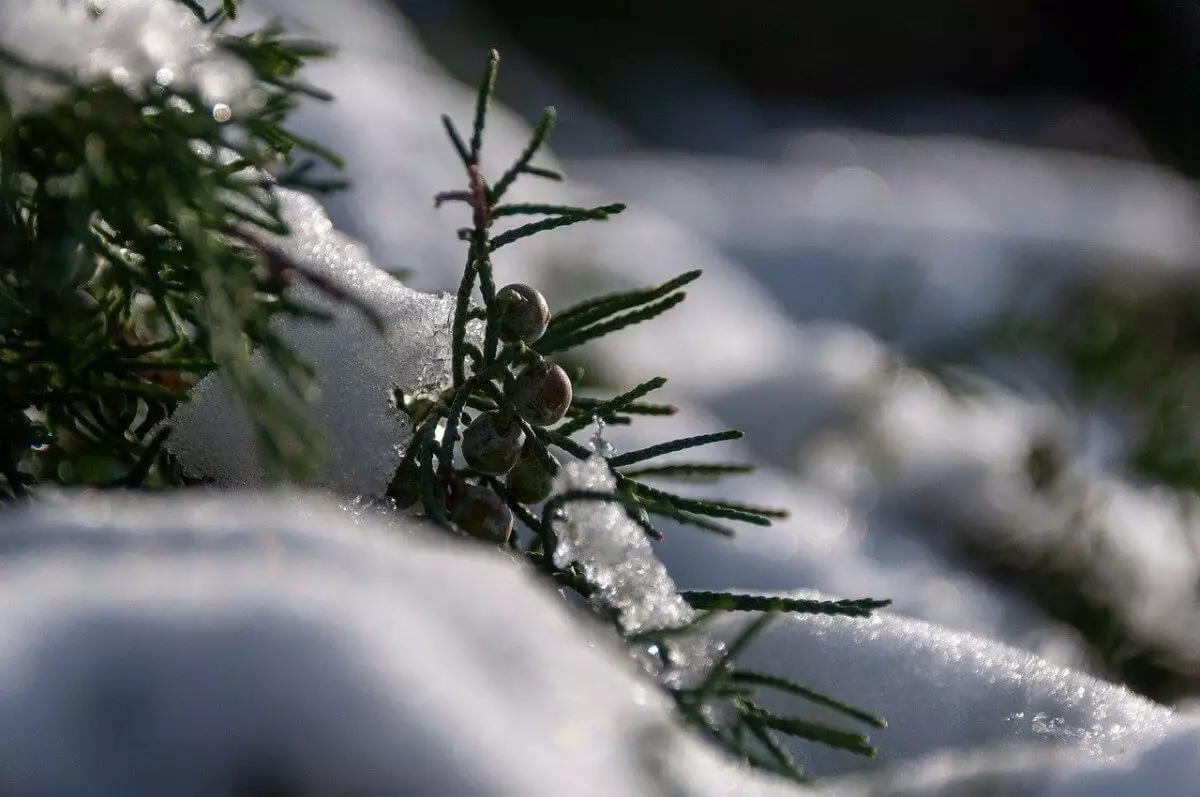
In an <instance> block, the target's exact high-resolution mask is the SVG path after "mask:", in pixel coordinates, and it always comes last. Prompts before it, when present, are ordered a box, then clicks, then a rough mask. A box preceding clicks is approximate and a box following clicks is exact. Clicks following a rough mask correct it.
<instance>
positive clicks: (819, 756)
mask: <svg viewBox="0 0 1200 797" xmlns="http://www.w3.org/2000/svg"><path fill="white" fill-rule="evenodd" d="M795 594H796V595H798V596H802V597H814V596H813V595H812V594H810V593H806V592H804V593H795ZM815 597H821V596H819V595H818V596H815ZM745 622H746V620H744V619H740V618H739V619H735V620H730V621H725V625H727V626H732V627H734V628H738V627H740V625H741V624H743V623H745ZM740 666H741V667H742V668H745V669H749V670H752V671H756V672H766V673H789V674H792V676H793V677H796V678H801V679H802V682H803V683H804V685H805V686H808V687H810V688H812V689H815V690H817V691H818V692H822V693H825V694H828V695H831V696H833V697H837V698H839V699H841V700H843V701H848V702H850V703H852V704H853V705H855V706H857V707H859V708H862V709H864V710H866V711H870V712H871V713H873V714H877V715H880V716H883V717H885V718H886V719H887V721H888V726H889V727H888V728H887V729H885V730H878V731H872V733H871V735H870V736H871V741H872V743H873V744H874V745H875V746H876V747H877V749H878V751H879V754H878V757H877V758H876V759H874V760H873V761H872V762H871V765H872V766H882V765H888V764H894V763H896V762H898V761H903V760H906V759H912V758H916V757H918V756H921V755H924V754H928V753H929V752H930V751H935V750H947V749H952V750H956V751H962V752H966V751H970V750H972V749H978V748H982V747H985V746H993V747H997V746H1003V745H1007V744H1014V743H1019V742H1036V743H1038V744H1039V745H1042V746H1046V745H1057V746H1063V747H1070V748H1072V749H1073V750H1075V751H1077V752H1079V753H1080V754H1083V755H1086V756H1090V757H1095V758H1103V759H1107V758H1111V757H1115V756H1118V755H1121V754H1123V753H1126V752H1128V751H1129V750H1130V749H1132V748H1135V747H1137V746H1139V745H1142V744H1144V743H1147V742H1153V741H1155V740H1157V739H1158V738H1160V737H1161V736H1162V735H1163V733H1164V732H1165V731H1166V729H1167V728H1168V727H1169V726H1170V725H1171V724H1172V722H1173V718H1174V715H1173V713H1172V712H1171V711H1169V710H1167V709H1165V708H1163V707H1162V706H1159V705H1157V704H1155V703H1152V702H1151V701H1149V700H1146V699H1144V698H1141V697H1138V696H1136V695H1134V694H1133V693H1132V692H1130V691H1129V690H1128V689H1126V688H1124V687H1121V686H1115V685H1111V684H1107V683H1104V682H1102V681H1099V680H1097V679H1095V678H1092V677H1090V676H1087V675H1083V674H1081V673H1078V672H1075V671H1073V670H1070V669H1067V668H1063V667H1058V666H1055V665H1053V664H1051V663H1049V662H1047V661H1045V660H1044V659H1041V658H1039V657H1038V656H1035V655H1033V654H1031V653H1028V652H1026V651H1021V650H1017V649H1015V648H1012V647H1009V646H1007V645H1002V644H1000V643H997V642H994V641H992V640H988V639H983V638H980V637H978V636H976V635H973V634H969V633H965V632H960V631H952V630H949V629H945V628H941V627H938V626H934V625H931V624H929V623H926V622H923V621H919V620H913V619H911V618H907V617H903V616H899V615H895V614H892V613H890V612H880V613H878V614H876V615H875V616H873V617H871V618H866V619H859V618H843V617H814V616H797V615H786V616H783V617H780V618H778V619H776V620H775V621H773V623H772V625H770V626H768V628H767V631H766V632H765V633H764V634H763V635H762V636H761V637H759V638H758V640H757V641H756V642H755V643H754V644H753V645H752V646H751V647H750V648H749V649H748V650H747V652H746V653H744V654H743V656H742V657H741V659H740ZM789 702H791V705H790V706H789ZM769 707H773V708H775V709H776V710H779V711H784V710H787V709H789V708H790V709H791V710H795V708H796V706H795V704H794V701H789V700H782V699H780V700H776V701H775V702H774V703H771V704H769ZM810 713H812V714H813V716H815V717H817V718H820V719H824V720H826V721H828V722H830V723H832V724H834V725H841V726H843V727H846V728H847V729H848V730H856V729H855V728H853V727H850V726H848V725H847V724H846V723H847V721H846V720H845V719H844V718H839V717H838V716H837V715H836V714H834V713H832V712H828V711H825V710H820V709H813V710H811V712H810ZM794 749H795V751H796V753H797V755H798V756H800V757H801V759H802V760H804V761H805V762H806V764H807V765H808V766H809V769H810V770H811V771H812V772H813V773H814V774H817V775H834V774H844V773H846V772H848V771H854V770H856V769H862V768H863V766H864V762H863V761H862V760H861V759H860V758H858V757H856V756H854V755H852V754H850V753H846V752H843V751H838V750H832V749H829V748H825V747H821V746H819V745H815V744H812V743H795V744H794Z"/></svg>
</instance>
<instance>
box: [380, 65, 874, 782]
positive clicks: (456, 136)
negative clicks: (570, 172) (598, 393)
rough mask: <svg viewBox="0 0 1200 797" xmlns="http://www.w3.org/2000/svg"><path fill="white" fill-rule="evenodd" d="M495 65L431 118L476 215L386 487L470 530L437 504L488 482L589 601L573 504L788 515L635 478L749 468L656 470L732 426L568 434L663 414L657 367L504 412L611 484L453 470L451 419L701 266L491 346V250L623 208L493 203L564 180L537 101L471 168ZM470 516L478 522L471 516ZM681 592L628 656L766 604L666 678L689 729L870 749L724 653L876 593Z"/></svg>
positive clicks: (705, 516)
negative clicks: (532, 114) (547, 413)
mask: <svg viewBox="0 0 1200 797" xmlns="http://www.w3.org/2000/svg"><path fill="white" fill-rule="evenodd" d="M498 68H499V56H498V55H497V54H496V53H495V52H494V51H493V52H492V53H491V54H490V56H489V58H488V61H487V64H486V67H485V71H484V76H483V79H482V81H481V82H480V90H479V92H478V94H477V99H476V107H475V113H474V116H473V120H472V126H471V131H470V134H469V135H467V136H464V135H463V134H461V133H460V132H459V131H458V128H457V127H456V125H455V124H454V122H453V120H451V119H450V118H449V117H443V118H442V125H443V127H444V128H445V130H446V133H447V136H448V137H449V139H450V143H451V146H452V148H453V149H454V151H455V153H456V154H457V156H458V158H459V160H460V162H461V165H462V167H463V169H464V172H465V176H466V183H467V186H466V188H465V189H457V190H451V191H444V192H442V193H440V194H438V195H437V196H436V197H435V204H437V205H442V204H443V203H446V202H461V203H463V204H465V205H467V207H468V208H469V209H470V212H471V220H472V225H471V226H470V227H468V228H464V229H462V230H460V231H459V237H460V238H461V239H462V240H463V241H464V242H466V244H467V255H466V262H465V264H464V267H463V275H462V280H461V282H460V284H459V288H458V293H457V301H456V306H455V316H454V326H453V333H452V343H451V346H452V352H451V380H452V381H451V386H450V388H449V389H447V390H446V391H445V392H444V393H443V394H442V395H440V396H435V397H430V396H407V395H404V394H403V393H398V394H397V396H396V405H397V407H399V408H400V409H402V410H404V411H405V412H407V413H408V414H409V416H410V417H411V418H412V420H413V424H414V432H413V436H412V438H411V439H410V441H409V443H408V446H407V448H406V449H405V452H404V454H403V456H402V459H401V462H400V465H399V466H398V468H397V470H396V472H395V475H394V478H393V479H392V482H391V485H390V487H389V489H388V494H389V495H390V496H391V497H392V498H393V499H395V501H396V502H397V504H399V505H401V506H409V505H411V504H413V503H417V504H418V505H419V506H420V507H421V508H422V509H423V511H424V513H425V515H426V516H428V517H429V518H431V519H433V520H434V521H436V522H438V523H439V524H441V525H443V526H445V527H447V528H448V529H450V530H459V531H463V532H464V533H466V534H470V535H474V536H480V532H479V529H478V528H475V527H460V526H459V525H458V524H457V523H456V522H454V520H452V519H451V516H452V515H453V514H454V513H453V512H452V511H451V510H450V508H449V507H450V505H451V503H452V502H453V500H454V495H455V494H457V493H462V492H463V491H465V490H469V489H478V488H483V489H486V490H489V491H491V492H492V493H493V494H494V495H495V496H496V501H497V503H496V504H495V506H493V507H492V508H491V509H490V510H489V512H490V513H491V517H492V519H493V520H498V519H500V518H502V517H503V516H505V515H506V514H507V513H511V517H512V518H515V521H516V523H517V524H518V526H519V527H520V529H521V531H520V532H518V533H515V534H512V535H507V534H505V535H503V539H502V540H498V541H499V542H500V543H501V544H503V545H506V546H508V547H509V548H510V549H512V550H513V551H514V552H517V553H520V554H523V555H524V556H525V557H526V558H527V559H528V560H529V561H530V562H532V563H533V564H534V565H535V566H536V567H537V568H539V569H541V570H542V571H544V572H545V573H546V574H547V576H548V577H550V578H551V579H553V580H554V582H555V583H556V584H558V585H559V586H562V587H567V588H569V589H571V590H573V591H575V592H577V593H578V594H580V595H581V596H583V597H585V598H587V597H595V596H596V595H597V594H599V592H600V590H598V589H597V587H596V585H594V584H592V583H590V582H589V581H588V579H587V577H586V576H585V575H584V574H583V573H582V572H581V571H580V570H579V569H577V568H575V567H574V566H571V565H568V566H565V567H563V566H560V565H559V564H557V563H556V561H555V556H554V554H555V551H556V549H557V547H558V540H557V534H556V524H557V522H558V521H559V519H561V517H562V515H563V513H564V511H566V510H568V508H569V507H571V506H573V505H577V504H588V503H591V504H596V503H600V504H611V505H614V506H617V507H619V508H620V509H621V510H623V512H624V513H625V516H626V517H628V519H629V520H630V521H631V522H632V523H634V524H636V526H637V527H639V528H641V529H642V531H643V532H644V533H645V534H646V535H647V536H648V537H649V538H651V539H653V540H661V539H662V538H663V533H662V530H661V529H660V528H658V525H657V523H659V522H660V521H661V520H664V519H665V520H671V521H674V522H676V523H679V524H681V525H684V526H689V527H693V528H697V529H701V530H703V531H707V532H711V533H715V534H720V535H726V536H730V535H733V534H734V533H735V530H734V528H733V527H732V526H731V525H729V523H731V522H732V523H746V524H751V525H755V526H764V527H765V526H770V525H771V523H772V521H773V520H775V519H779V518H784V517H786V516H787V513H786V512H785V511H783V510H779V509H773V508H767V507H755V506H747V505H744V504H741V503H738V502H733V501H725V500H721V499H713V498H694V497H687V496H684V495H680V494H678V493H676V492H672V491H669V490H666V489H663V488H661V487H655V486H652V485H650V484H648V483H647V480H655V479H659V480H664V479H675V480H704V481H715V480H718V479H720V478H722V477H724V476H728V475H735V474H744V473H747V472H750V471H752V470H753V469H752V468H751V467H750V466H748V465H745V464H741V463H727V462H719V461H718V462H695V461H688V462H681V461H676V462H666V463H661V464H657V461H658V460H659V459H660V458H662V457H666V456H671V455H677V454H679V453H681V452H691V451H695V450H698V449H700V448H703V447H706V446H709V445H711V444H714V443H720V442H724V441H729V440H736V439H738V438H740V437H741V436H742V435H741V432H738V431H735V430H728V431H719V432H714V433H711V434H704V435H697V436H692V437H685V438H680V439H676V440H668V441H664V442H662V443H659V444H656V445H652V446H647V447H646V448H642V449H638V450H634V451H628V452H625V453H623V454H615V455H614V454H610V453H605V451H604V447H603V446H602V445H586V444H584V443H580V442H578V441H576V440H575V439H573V435H576V434H578V433H580V432H583V431H585V430H586V429H588V428H589V427H591V426H593V425H603V424H627V423H630V422H632V421H633V419H634V418H635V417H636V416H642V417H646V416H656V415H670V414H673V413H674V412H675V408H674V407H673V406H671V405H668V404H658V403H652V402H648V401H646V399H647V398H648V397H650V396H652V394H653V393H654V392H655V391H658V390H660V389H662V388H663V387H664V386H665V385H666V381H667V380H666V379H665V378H662V377H656V378H654V379H650V380H647V381H645V382H643V383H641V384H639V385H635V386H634V387H631V388H630V389H628V390H626V391H624V392H622V393H620V394H618V395H616V396H612V397H609V398H604V397H594V396H578V395H573V396H572V401H571V405H570V408H569V409H568V410H567V413H566V417H565V418H563V420H562V421H560V422H559V423H557V425H550V426H534V425H532V424H529V423H527V422H526V421H524V420H522V419H520V418H519V417H516V422H518V423H520V424H521V428H522V431H523V432H524V433H525V440H526V442H525V448H526V452H525V454H523V456H529V457H533V458H535V459H536V460H537V462H538V463H539V464H540V465H541V466H542V467H543V468H544V470H545V471H546V472H547V474H549V475H553V474H554V473H556V472H557V470H558V468H559V457H560V456H566V457H568V458H572V459H580V460H585V459H590V458H592V457H597V456H602V457H604V459H605V460H606V464H607V467H608V469H609V471H610V472H611V474H612V475H613V477H614V479H615V481H616V485H617V489H616V490H615V491H611V492H610V491H606V490H580V489H575V490H566V491H565V492H560V493H558V494H556V495H552V496H551V497H550V498H549V500H545V501H544V502H542V503H541V505H540V507H538V506H536V505H530V504H527V503H523V502H522V501H520V500H518V499H517V498H516V497H515V496H514V493H513V491H512V490H511V489H509V487H508V486H507V485H506V482H505V480H504V479H503V478H498V477H496V476H495V475H489V474H485V473H477V472H475V471H473V470H472V469H471V468H470V467H466V466H460V465H459V464H458V460H457V459H456V453H457V452H458V445H459V443H460V441H461V436H462V432H461V429H462V427H463V426H464V425H465V424H468V423H470V422H471V420H472V418H473V417H474V415H473V413H475V412H501V413H503V412H508V411H511V408H510V407H509V406H508V402H509V398H508V396H509V395H510V394H511V387H512V383H513V380H514V378H515V376H514V375H515V373H516V372H517V371H518V370H519V369H521V368H522V367H525V366H528V365H530V364H533V363H537V362H540V361H542V360H543V359H544V358H547V357H549V356H551V355H555V354H559V353H562V352H565V351H568V350H570V349H574V348H576V347H579V346H583V345H585V344H587V343H589V342H591V341H593V340H596V339H597V338H600V337H602V336H606V335H609V334H613V333H618V332H620V331H621V330H623V329H625V328H626V327H629V326H631V325H633V324H639V323H643V322H646V321H650V320H652V319H654V318H656V317H657V316H659V315H661V314H662V313H664V312H667V311H668V310H670V309H671V308H673V307H675V306H676V305H678V304H679V303H680V302H681V301H683V300H684V299H685V296H686V295H685V293H684V291H683V288H685V287H686V286H687V285H688V284H690V283H691V282H693V281H695V280H696V279H698V278H699V277H700V272H699V271H688V272H686V273H684V274H681V275H679V276H678V277H675V278H674V279H671V280H668V281H666V282H664V283H662V284H660V285H654V286H649V287H645V288H640V289H636V290H630V291H620V292H616V293H611V294H607V295H604V296H600V297H596V298H593V299H589V300H586V301H583V302H580V303H579V304H576V305H574V306H572V307H568V308H566V309H563V310H559V311H557V312H555V313H554V315H553V319H552V321H551V322H550V324H549V325H548V326H547V328H546V331H545V333H544V334H543V335H542V336H541V337H540V338H538V339H537V340H536V341H535V342H534V343H533V344H532V345H527V344H525V343H522V342H515V343H508V344H503V345H502V344H501V341H500V336H499V317H500V309H499V307H498V304H497V301H496V291H497V288H496V279H495V274H494V267H493V263H492V260H491V255H492V253H493V252H494V251H495V250H496V249H498V248H500V247H502V246H507V245H510V244H515V243H517V242H519V241H521V240H522V239H524V238H527V237H530V236H533V235H539V234H542V233H548V232H550V231H552V230H558V229H561V228H565V227H569V226H571V225H574V224H578V223H582V222H590V221H599V220H604V219H607V218H610V217H611V216H613V215H615V214H617V213H620V212H621V211H623V210H624V205H621V204H610V205H604V206H600V207H593V208H585V207H572V206H566V205H552V204H529V203H524V204H504V203H503V202H502V200H503V198H504V196H505V195H506V193H507V191H508V189H509V188H510V187H511V186H512V185H513V184H514V183H515V182H516V181H517V180H518V179H520V178H522V177H524V176H526V175H533V176H538V177H551V178H553V179H560V178H561V175H559V174H558V173H557V172H552V171H548V170H543V169H540V168H538V167H536V166H534V165H533V161H534V159H535V158H536V157H537V155H538V153H539V151H540V150H541V148H542V147H543V146H544V145H545V143H546V141H547V139H548V137H549V134H550V132H551V129H552V127H553V123H554V112H553V110H552V109H547V110H546V111H545V112H544V113H543V115H542V118H541V121H540V122H539V124H538V125H537V127H536V129H535V131H534V134H533V136H532V137H531V139H530V141H529V143H528V145H527V146H526V147H525V149H524V150H523V151H522V152H521V153H520V155H519V156H518V157H517V160H516V161H515V162H514V163H513V165H511V166H510V167H509V168H508V169H507V170H505V171H504V172H503V174H502V175H501V177H500V178H499V179H498V180H497V181H496V183H495V184H494V185H491V184H489V183H488V181H487V179H486V177H485V175H484V174H483V172H482V169H481V161H480V153H481V150H482V147H483V146H484V142H485V138H486V136H485V129H486V122H487V110H488V105H489V103H490V100H491V96H492V91H493V89H494V86H495V83H496V77H497V72H498ZM522 216H537V217H540V218H539V219H538V220H536V221H532V222H528V223H524V224H519V225H518V226H515V227H513V228H510V229H507V230H504V231H501V232H493V224H494V223H495V222H497V221H501V220H507V219H515V218H519V217H522ZM477 295H478V299H477V298H476V296H477ZM471 321H483V322H484V323H483V327H484V331H483V336H482V341H481V342H480V341H478V339H476V340H474V341H473V340H469V334H468V323H469V322H471ZM514 415H516V413H514ZM472 522H473V523H476V524H477V523H478V518H475V519H474V520H473V521H472ZM498 525H503V524H502V523H500V524H498ZM598 533H602V532H599V531H598ZM681 597H682V598H683V599H684V600H685V601H686V602H687V603H689V604H691V606H692V607H693V608H694V609H696V610H697V619H696V621H695V622H694V623H690V624H688V625H687V626H686V627H682V628H661V629H655V630H652V631H642V632H638V633H633V634H629V635H628V636H626V642H627V644H629V646H630V647H631V648H632V649H634V650H642V651H644V650H646V649H647V648H648V647H651V646H655V649H664V650H665V649H668V647H669V645H670V644H671V642H672V640H674V639H677V638H678V637H679V636H682V635H688V634H693V633H697V632H698V630H699V627H700V625H702V624H703V623H706V622H708V621H709V620H710V619H711V618H712V617H713V616H715V615H716V614H718V613H726V612H761V613H763V614H762V616H761V619H760V620H758V621H756V622H755V623H753V624H752V625H751V627H750V628H749V629H748V630H747V631H746V632H745V633H744V634H742V635H741V636H739V637H738V638H737V639H735V640H734V641H733V642H732V643H730V644H729V645H728V647H727V648H726V649H725V651H724V653H723V655H722V656H721V658H720V660H719V661H717V662H716V663H715V665H714V666H713V667H712V669H711V671H710V672H709V675H708V677H707V679H706V680H705V681H704V683H703V684H701V685H699V686H693V687H688V688H684V687H673V686H667V685H664V688H665V689H668V691H670V692H671V694H672V696H673V698H674V699H675V703H676V705H677V707H678V708H679V716H680V718H681V719H682V720H683V721H684V722H685V723H688V724H690V725H692V726H694V727H695V728H697V729H698V730H700V731H701V732H702V733H704V734H705V735H706V736H708V737H709V738H710V739H712V740H713V741H714V742H716V743H717V744H719V745H720V746H722V747H723V748H724V749H725V750H726V751H728V752H730V753H732V754H733V755H735V756H738V757H740V758H741V759H742V760H744V761H746V762H747V763H750V764H752V765H755V766H758V767H760V768H762V769H766V770H769V771H772V772H775V773H778V774H782V775H785V776H787V777H790V778H794V779H800V780H803V779H804V778H805V775H804V772H803V769H802V767H801V766H800V765H799V764H798V763H797V762H795V761H794V760H793V759H792V757H791V755H790V754H789V753H788V752H787V750H786V748H785V747H784V745H783V743H782V741H781V736H795V737H801V738H805V739H809V740H812V741H817V742H820V743H822V744H828V745H832V746H835V747H839V748H842V749H846V750H850V751H853V752H857V753H864V754H870V753H871V752H872V751H871V748H870V746H869V744H868V742H867V740H866V738H865V737H864V736H862V735H861V734H857V733H852V732H848V731H844V730H840V729H837V728H834V727H831V726H827V725H824V724H822V723H817V722H812V721H808V720H805V719H804V718H802V717H800V716H782V715H779V714H776V713H774V712H771V711H769V710H767V709H766V708H764V707H763V706H762V705H760V704H759V703H758V701H757V694H758V692H759V691H760V690H774V691H780V692H784V693H787V694H791V695H793V696H796V697H798V698H801V699H803V700H804V701H805V702H808V703H812V704H816V705H820V706H822V707H824V708H828V709H833V710H835V711H839V712H841V713H843V714H844V715H846V716H848V717H850V718H851V719H854V720H856V721H860V722H866V723H867V724H869V725H873V726H875V727H882V720H879V719H877V718H875V717H873V716H872V715H870V714H869V713H867V712H864V711H861V710H859V709H856V708H854V707H852V706H849V705H847V704H846V703H844V702H842V701H840V700H838V699H837V698H835V697H831V696H826V695H822V694H819V693H817V692H814V691H813V690H810V689H807V688H805V687H804V686H803V685H801V684H797V683H793V682H791V681H789V680H787V679H784V678H781V677H778V676H772V675H769V674H759V673H753V672H746V671H743V670H741V669H739V668H738V667H737V665H736V659H737V657H738V655H739V654H740V653H741V652H742V651H743V650H744V649H745V647H746V646H747V645H749V644H750V642H751V641H752V639H753V638H754V636H755V635H756V634H757V633H759V632H761V630H762V628H764V627H765V624H766V622H767V621H768V620H769V619H770V618H771V617H772V616H774V615H775V614H777V613H779V612H793V613H806V614H823V615H842V616H849V617H862V616H866V615H869V614H870V613H871V612H872V611H874V610H876V609H878V608H882V607H884V606H886V605H887V604H888V602H887V601H878V600H872V599H864V600H852V601H820V600H805V599H796V598H781V597H773V596H761V595H746V594H736V593H729V592H684V593H681ZM614 621H615V620H614ZM618 628H619V626H618ZM657 646H661V648H660V647H657ZM717 703H721V704H724V706H725V708H727V709H730V710H728V711H724V712H713V711H712V710H711V709H712V708H713V707H714V706H715V705H716V704H717ZM718 714H723V715H725V716H728V717H729V718H730V719H729V720H728V721H724V722H717V721H716V720H714V719H713V717H714V716H717V715H718Z"/></svg>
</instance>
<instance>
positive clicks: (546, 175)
mask: <svg viewBox="0 0 1200 797" xmlns="http://www.w3.org/2000/svg"><path fill="white" fill-rule="evenodd" d="M521 174H528V175H532V176H534V177H541V178H542V179H544V180H553V181H555V182H562V181H563V180H565V179H566V178H565V177H563V174H562V172H559V171H556V170H554V169H543V168H540V167H538V166H526V167H524V168H522V169H521Z"/></svg>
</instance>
